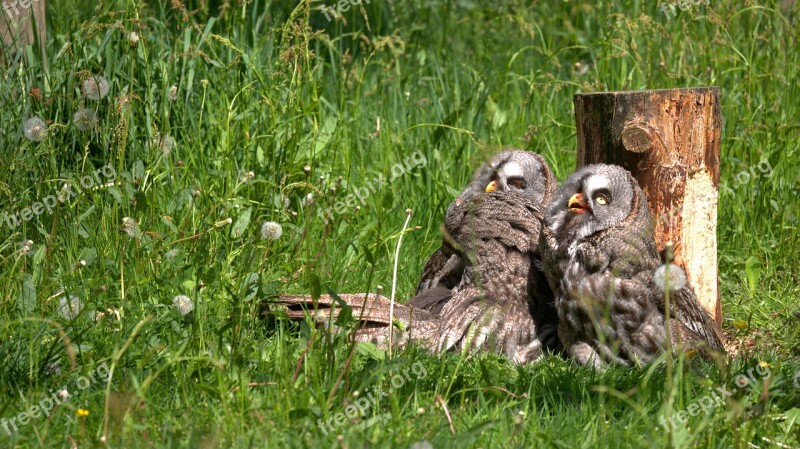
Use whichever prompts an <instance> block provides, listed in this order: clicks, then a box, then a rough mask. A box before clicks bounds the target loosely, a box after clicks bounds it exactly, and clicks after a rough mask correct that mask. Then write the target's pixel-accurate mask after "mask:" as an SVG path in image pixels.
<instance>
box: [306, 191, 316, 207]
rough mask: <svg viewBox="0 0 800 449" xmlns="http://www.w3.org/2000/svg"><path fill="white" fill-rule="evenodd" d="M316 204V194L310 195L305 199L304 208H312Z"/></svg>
mask: <svg viewBox="0 0 800 449" xmlns="http://www.w3.org/2000/svg"><path fill="white" fill-rule="evenodd" d="M312 204H314V194H313V193H309V194H308V195H306V196H305V197H304V198H303V206H310V205H312Z"/></svg>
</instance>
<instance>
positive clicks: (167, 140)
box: [150, 133, 177, 156]
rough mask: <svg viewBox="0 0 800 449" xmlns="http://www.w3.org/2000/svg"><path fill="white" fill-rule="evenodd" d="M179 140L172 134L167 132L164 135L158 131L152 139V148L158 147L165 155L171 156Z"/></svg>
mask: <svg viewBox="0 0 800 449" xmlns="http://www.w3.org/2000/svg"><path fill="white" fill-rule="evenodd" d="M176 145H177V142H176V141H175V138H174V137H172V136H170V135H169V134H165V135H164V136H163V137H162V136H161V134H159V133H156V135H155V136H153V140H151V141H150V148H153V149H157V150H159V151H161V153H162V154H163V155H164V156H169V154H170V153H172V150H173V149H175V146H176Z"/></svg>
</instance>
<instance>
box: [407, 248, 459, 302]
mask: <svg viewBox="0 0 800 449" xmlns="http://www.w3.org/2000/svg"><path fill="white" fill-rule="evenodd" d="M463 273H464V262H463V259H462V258H461V255H460V254H458V253H457V252H456V251H455V250H454V249H453V248H452V247H451V246H450V245H448V244H447V242H443V243H442V246H441V247H439V249H437V250H436V251H435V252H434V253H433V254H431V257H429V258H428V261H427V262H425V266H424V267H423V268H422V275H421V276H420V280H419V283H418V284H417V294H418V295H419V294H420V293H422V292H423V291H424V290H427V289H431V288H434V287H444V288H447V289H451V288H453V287H455V286H456V285H457V284H458V282H459V281H460V280H461V276H462V275H463Z"/></svg>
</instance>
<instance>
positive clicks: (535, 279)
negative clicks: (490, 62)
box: [277, 150, 559, 364]
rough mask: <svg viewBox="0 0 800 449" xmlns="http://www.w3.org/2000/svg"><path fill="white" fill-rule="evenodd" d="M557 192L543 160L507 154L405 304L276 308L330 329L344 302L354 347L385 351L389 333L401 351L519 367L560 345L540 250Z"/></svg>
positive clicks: (483, 177)
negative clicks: (460, 353)
mask: <svg viewBox="0 0 800 449" xmlns="http://www.w3.org/2000/svg"><path fill="white" fill-rule="evenodd" d="M556 187H557V184H556V180H555V177H554V176H553V174H552V172H551V171H550V168H549V167H548V165H547V163H546V162H545V161H544V159H543V158H542V157H541V156H539V155H538V154H535V153H530V152H526V151H520V150H509V151H504V152H501V153H499V154H497V155H495V156H494V157H492V158H491V160H490V161H489V162H488V163H487V164H486V165H484V166H482V167H481V168H479V169H478V170H477V171H476V173H475V175H474V176H473V178H472V181H471V182H470V184H469V185H468V186H467V187H466V188H465V189H464V190H463V191H462V192H461V194H459V196H458V197H457V198H456V199H455V200H454V201H453V202H452V204H450V206H449V207H448V209H447V213H446V216H445V223H444V225H443V226H442V227H443V231H444V232H443V235H444V241H443V242H442V245H441V247H440V248H439V249H438V250H437V251H436V252H435V253H434V254H433V255H432V256H431V257H430V258H429V260H428V261H427V263H426V264H425V267H424V268H423V272H422V275H421V279H420V282H419V285H418V289H417V294H416V296H415V297H413V298H412V299H411V300H409V301H408V302H407V303H406V304H400V303H396V304H394V305H393V306H392V305H391V303H390V301H389V300H388V299H386V298H384V297H382V296H379V295H374V294H370V295H366V294H349V295H348V294H342V295H339V296H337V297H331V296H329V295H322V297H321V298H319V300H318V301H316V302H314V301H312V300H311V298H309V297H306V296H292V295H282V296H281V297H280V298H279V300H278V301H277V303H279V304H281V305H283V306H285V307H286V308H287V309H288V315H289V317H290V318H294V319H301V318H303V317H304V316H305V315H306V313H308V311H310V310H313V311H314V312H313V313H314V318H315V319H316V320H317V321H318V322H320V323H329V324H330V323H333V322H335V318H337V316H338V315H337V313H338V312H337V311H339V310H342V307H341V306H342V305H346V306H348V307H349V308H350V309H351V311H352V316H353V317H354V318H355V319H356V320H357V321H358V323H359V325H358V327H357V329H356V330H355V332H353V333H352V334H351V335H352V338H353V339H354V340H355V341H362V342H372V343H375V344H377V345H378V346H383V347H385V346H386V345H387V343H388V340H389V338H388V336H389V332H390V330H391V332H392V335H393V340H392V343H393V344H394V345H397V346H403V345H405V344H407V343H408V342H411V341H413V342H415V343H417V344H419V345H421V346H423V347H425V348H428V349H429V350H431V351H432V352H443V351H448V350H470V351H471V350H482V351H490V352H495V353H498V354H503V355H505V356H507V357H508V358H510V359H511V360H512V361H514V362H515V363H518V364H525V363H530V362H533V361H535V360H537V359H539V358H540V357H541V355H542V354H543V353H544V351H545V350H546V349H547V350H553V351H555V350H557V349H558V347H559V345H558V335H557V324H556V322H557V315H556V310H555V306H554V304H553V295H552V292H551V291H550V287H549V285H548V284H547V280H546V279H545V277H544V273H543V272H542V270H541V260H540V257H539V250H538V245H539V232H540V230H541V227H542V219H543V216H544V211H545V206H546V205H547V204H548V202H549V201H550V198H551V197H552V196H553V194H554V193H555V190H556ZM337 307H338V308H337ZM392 307H393V310H392ZM390 315H391V316H392V318H391V319H390Z"/></svg>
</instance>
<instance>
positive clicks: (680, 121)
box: [574, 87, 722, 325]
mask: <svg viewBox="0 0 800 449" xmlns="http://www.w3.org/2000/svg"><path fill="white" fill-rule="evenodd" d="M574 102H575V119H576V124H577V137H578V164H577V165H578V167H582V166H584V165H588V164H594V163H606V164H616V165H621V166H623V167H625V168H626V169H628V170H629V171H630V172H631V173H632V174H633V176H634V178H636V180H637V181H638V182H639V185H640V186H641V187H642V189H643V190H644V192H645V195H646V196H647V199H648V202H649V204H650V210H651V212H652V213H653V219H654V232H655V238H656V245H657V246H658V249H659V251H663V250H664V248H665V246H666V244H667V243H668V242H673V244H674V252H675V262H674V263H676V264H677V265H679V266H681V267H682V268H684V269H685V270H686V274H687V277H688V279H689V282H690V283H691V285H692V287H693V288H694V290H695V293H696V294H697V297H698V299H699V300H700V302H701V304H702V305H703V308H705V309H706V310H707V311H708V312H709V313H710V314H711V316H712V317H714V319H715V320H716V322H717V325H719V324H720V323H721V320H722V310H721V306H720V302H719V292H718V273H717V201H718V197H719V154H720V110H719V88H717V87H703V88H691V89H666V90H645V91H633V92H600V93H590V94H578V95H576V96H575V98H574Z"/></svg>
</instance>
